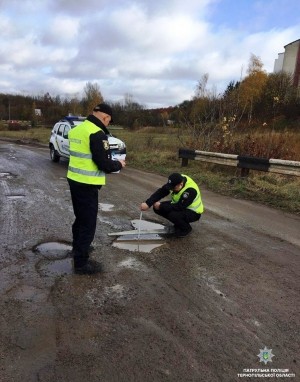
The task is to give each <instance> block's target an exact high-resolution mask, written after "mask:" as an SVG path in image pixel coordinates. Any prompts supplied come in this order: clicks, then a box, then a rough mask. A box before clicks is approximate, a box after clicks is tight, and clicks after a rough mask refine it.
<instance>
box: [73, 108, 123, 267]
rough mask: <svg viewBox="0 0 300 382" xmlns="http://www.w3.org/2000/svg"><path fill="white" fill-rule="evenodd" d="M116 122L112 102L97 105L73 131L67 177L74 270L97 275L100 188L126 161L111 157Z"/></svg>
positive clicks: (98, 265)
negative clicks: (94, 254) (93, 251)
mask: <svg viewBox="0 0 300 382" xmlns="http://www.w3.org/2000/svg"><path fill="white" fill-rule="evenodd" d="M111 121H112V109H111V107H110V106H109V105H107V104H105V103H101V104H99V105H97V106H96V107H95V108H94V110H93V114H91V115H89V116H88V117H87V119H86V120H85V121H84V122H82V123H81V124H80V125H77V126H75V127H74V128H73V129H71V130H70V131H69V136H68V137H69V144H70V161H69V167H68V174H67V179H68V183H69V186H70V192H71V198H72V204H73V210H74V215H75V221H74V223H73V225H72V234H73V251H72V253H73V258H74V271H75V273H77V274H93V273H97V272H100V271H101V266H100V264H99V263H98V262H96V261H93V260H89V252H90V246H91V243H92V241H93V239H94V236H95V231H96V223H97V213H98V191H99V190H100V189H101V187H102V186H104V185H105V173H111V172H114V171H119V170H121V169H122V168H123V167H124V166H125V161H124V160H119V161H115V160H112V159H111V156H110V151H109V143H108V140H107V136H106V134H107V133H108V130H107V126H108V125H109V123H110V122H111Z"/></svg>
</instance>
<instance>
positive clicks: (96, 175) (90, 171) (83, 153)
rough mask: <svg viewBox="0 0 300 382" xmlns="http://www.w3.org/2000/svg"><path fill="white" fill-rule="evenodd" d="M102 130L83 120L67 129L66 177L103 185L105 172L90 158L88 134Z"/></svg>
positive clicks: (80, 181)
mask: <svg viewBox="0 0 300 382" xmlns="http://www.w3.org/2000/svg"><path fill="white" fill-rule="evenodd" d="M98 131H102V130H101V129H100V127H98V126H96V125H94V124H93V123H92V122H90V121H88V120H85V121H84V122H82V123H81V124H80V125H77V126H75V127H74V128H73V129H71V130H70V131H69V134H68V138H69V144H70V161H69V167H68V173H67V178H69V179H72V180H75V181H76V182H79V183H85V184H94V185H97V186H102V185H105V173H104V172H103V171H101V170H99V168H98V166H97V165H96V163H95V162H94V161H93V160H92V153H91V150H90V135H91V134H94V133H97V132H98Z"/></svg>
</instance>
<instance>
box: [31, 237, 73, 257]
mask: <svg viewBox="0 0 300 382" xmlns="http://www.w3.org/2000/svg"><path fill="white" fill-rule="evenodd" d="M71 250H72V246H71V245H68V244H65V243H59V242H54V241H53V242H48V243H42V244H39V245H37V246H36V247H34V249H33V251H34V252H37V253H39V254H41V255H42V256H44V257H45V258H46V259H48V260H58V259H64V258H66V257H68V256H69V252H70V251H71Z"/></svg>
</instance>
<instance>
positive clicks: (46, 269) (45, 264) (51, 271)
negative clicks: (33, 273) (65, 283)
mask: <svg viewBox="0 0 300 382" xmlns="http://www.w3.org/2000/svg"><path fill="white" fill-rule="evenodd" d="M38 272H39V274H40V275H41V276H46V277H51V276H64V275H69V274H71V273H73V266H72V259H62V260H56V261H51V262H50V261H42V262H41V263H40V264H39V266H38Z"/></svg>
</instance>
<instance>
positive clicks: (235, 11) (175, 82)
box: [0, 0, 300, 107]
mask: <svg viewBox="0 0 300 382" xmlns="http://www.w3.org/2000/svg"><path fill="white" fill-rule="evenodd" d="M278 1H282V0H278ZM228 3H229V0H203V1H200V0H187V1H186V2H182V0H180V1H179V0H174V1H172V2H170V1H169V0H161V1H153V0H151V1H150V0H140V1H132V0H131V1H129V0H114V1H113V2H112V1H108V0H97V1H95V0H85V1H84V2H80V1H78V2H76V1H73V0H44V1H43V2H36V1H33V0H23V1H22V2H21V3H20V2H19V1H16V0H0V5H1V13H0V33H1V36H2V39H1V41H0V70H1V74H2V78H3V79H2V81H1V82H0V92H16V93H20V92H22V91H24V90H26V92H27V93H30V94H40V92H43V91H44V92H49V93H50V94H52V95H58V94H59V95H67V94H69V95H70V96H72V94H73V95H74V94H75V93H77V94H81V93H82V91H83V88H84V86H85V84H86V83H87V82H96V83H98V85H99V86H100V89H101V91H102V93H103V95H104V97H105V98H106V99H110V100H112V101H119V100H120V99H121V98H122V97H124V95H125V94H126V93H130V94H132V96H133V97H134V99H135V100H136V102H140V103H142V104H145V105H146V106H148V107H154V106H169V105H176V104H178V103H181V102H183V101H184V100H185V99H190V98H191V97H192V96H193V94H194V89H195V86H196V84H197V81H198V80H199V79H201V77H202V76H203V75H204V74H205V73H208V75H209V81H208V86H212V87H216V88H217V89H218V91H219V92H221V91H222V90H224V89H225V88H226V86H227V85H228V83H229V82H230V81H232V80H240V79H241V75H245V74H246V69H247V66H248V61H249V58H250V55H251V53H253V54H255V55H257V56H259V57H260V58H261V60H262V62H263V63H264V65H265V69H266V70H267V71H268V72H271V71H272V70H273V65H274V60H275V59H276V58H277V54H278V53H279V52H282V51H283V50H284V45H286V44H288V43H290V42H292V41H294V40H296V39H298V38H300V37H299V36H300V27H299V25H300V23H299V22H298V21H299V16H298V18H297V13H298V14H300V6H298V5H297V4H298V3H297V2H296V0H290V2H289V6H288V7H287V8H284V10H283V13H284V15H285V16H287V15H290V18H289V20H288V22H287V21H284V20H281V19H280V20H279V18H278V17H277V16H275V14H276V12H277V11H276V12H275V10H274V9H275V8H276V7H275V8H274V9H273V8H272V7H271V6H270V7H269V3H268V5H266V3H265V2H262V1H258V0H256V1H248V0H247V1H243V2H239V3H238V4H237V5H236V6H235V7H228ZM270 3H271V5H272V6H273V7H274V2H273V1H270ZM293 7H294V8H293ZM277 9H278V8H277ZM287 9H288V10H289V11H287ZM298 11H299V12H298ZM288 12H290V13H288ZM277 13H278V12H277ZM294 14H295V15H294ZM269 15H270V16H269ZM274 17H277V20H278V22H277V24H276V25H274V22H273V20H274ZM284 22H286V24H284Z"/></svg>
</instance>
